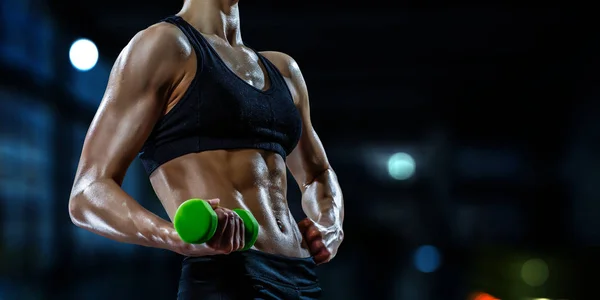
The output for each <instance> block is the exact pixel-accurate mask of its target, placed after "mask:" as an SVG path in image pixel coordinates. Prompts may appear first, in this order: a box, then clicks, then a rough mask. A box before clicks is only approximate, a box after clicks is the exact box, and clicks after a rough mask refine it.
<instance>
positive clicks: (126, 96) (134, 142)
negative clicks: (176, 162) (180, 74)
mask: <svg viewBox="0 0 600 300" xmlns="http://www.w3.org/2000/svg"><path fill="white" fill-rule="evenodd" d="M161 112H162V105H160V101H157V100H156V99H154V97H153V96H152V95H149V94H143V93H139V94H138V95H136V94H135V93H131V92H129V93H127V92H118V91H117V92H115V93H110V92H107V96H106V97H105V99H104V100H103V102H102V104H101V105H100V108H99V109H98V112H97V113H96V116H95V117H94V120H93V121H92V124H91V125H90V128H89V130H88V134H87V136H86V139H85V142H84V145H83V150H82V156H81V161H80V166H79V170H78V174H81V173H87V174H88V175H92V176H93V177H96V178H98V177H109V178H112V179H115V180H116V181H117V182H120V181H122V179H123V177H124V176H125V173H126V171H127V168H128V167H129V165H130V164H131V161H133V159H134V158H135V156H136V154H137V153H138V151H139V150H140V148H141V147H142V145H143V143H144V142H145V140H146V139H147V138H148V136H149V135H150V133H151V131H152V128H153V127H154V124H155V123H156V120H157V119H158V118H159V117H160V115H161ZM90 173H92V174H90Z"/></svg>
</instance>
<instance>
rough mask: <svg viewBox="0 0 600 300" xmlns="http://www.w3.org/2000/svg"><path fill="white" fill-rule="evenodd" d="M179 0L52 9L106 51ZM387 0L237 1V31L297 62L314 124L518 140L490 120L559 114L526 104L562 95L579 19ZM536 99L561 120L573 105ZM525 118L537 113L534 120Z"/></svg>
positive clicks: (576, 67)
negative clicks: (439, 129) (446, 130)
mask: <svg viewBox="0 0 600 300" xmlns="http://www.w3.org/2000/svg"><path fill="white" fill-rule="evenodd" d="M181 2H182V1H141V0H129V1H127V0H119V1H117V0H102V1H94V0H91V1H73V0H60V1H59V0H56V1H50V8H51V10H52V12H53V13H54V14H55V15H58V16H60V17H59V18H58V19H59V21H60V22H61V23H62V24H63V26H64V28H66V29H67V30H70V31H71V32H70V34H72V35H74V36H85V37H88V38H90V39H92V40H94V41H95V42H96V43H97V44H98V46H99V48H100V51H101V52H102V53H103V54H104V55H106V56H108V57H112V58H114V57H116V55H117V54H118V53H119V51H120V50H121V49H122V48H123V47H124V46H125V45H126V44H127V42H128V40H129V39H130V38H131V37H132V36H133V35H134V34H135V33H136V32H137V31H140V30H142V29H144V28H145V27H147V26H149V25H151V24H153V23H155V22H157V21H159V20H160V19H161V18H163V17H165V16H168V15H172V14H175V13H177V11H178V10H179V8H180V5H181ZM312 3H314V2H312ZM396 4H397V5H398V6H400V7H397V8H396V7H394V8H393V9H392V8H388V7H387V6H388V4H385V5H383V4H382V5H379V6H374V5H371V6H369V5H365V2H345V1H344V2H342V1H333V0H332V1H322V2H319V4H318V5H315V4H311V3H309V1H297V2H296V3H293V6H290V2H289V1H274V0H269V1H267V0H256V1H253V2H252V3H245V2H244V1H242V2H241V3H240V11H241V14H242V16H241V17H242V28H243V36H244V40H245V41H246V42H247V43H248V44H250V45H253V47H255V48H257V49H259V50H279V51H283V52H286V53H288V54H290V55H292V56H293V57H294V58H295V59H296V60H297V61H298V62H299V64H300V65H301V67H302V68H303V72H304V73H305V77H306V78H307V81H308V83H309V86H310V88H311V90H312V91H318V92H312V94H313V100H312V102H313V111H314V112H313V115H314V118H315V119H317V120H318V121H317V122H319V123H322V124H325V123H326V124H327V126H326V127H328V129H330V130H331V131H332V132H340V130H342V132H343V131H344V128H342V127H347V126H348V124H360V126H354V127H353V129H352V130H355V131H359V132H360V131H363V132H364V133H365V134H367V133H368V137H371V138H375V139H376V138H378V134H377V133H375V132H381V131H382V128H383V130H384V131H385V130H386V128H388V129H390V130H394V128H400V127H402V128H410V131H413V132H415V134H417V135H418V134H419V130H420V128H422V127H423V126H426V125H427V126H438V125H449V124H451V125H452V126H451V127H452V128H454V130H455V131H457V134H462V135H465V136H466V135H474V136H475V138H478V139H481V138H482V137H485V136H486V135H489V136H491V135H496V136H501V135H504V136H510V137H511V138H519V137H522V138H527V137H528V136H530V134H532V132H531V130H529V131H528V130H519V129H510V128H518V126H505V127H504V128H501V129H500V130H498V129H497V127H498V126H496V125H498V123H505V122H512V125H514V124H523V125H528V126H533V129H532V130H533V131H534V132H535V130H544V129H543V128H537V129H536V126H537V125H536V124H541V123H543V120H549V121H550V122H552V120H556V117H557V115H555V114H548V113H546V114H540V113H539V109H540V107H539V106H537V105H525V104H527V103H529V104H531V103H533V102H535V103H537V102H540V100H545V99H550V98H556V97H566V98H568V97H570V96H569V93H570V92H571V91H572V90H574V89H576V88H577V87H576V86H575V84H576V83H577V82H578V80H580V79H581V78H580V77H582V76H584V75H582V74H583V73H582V72H583V71H584V70H583V69H581V68H583V67H582V66H583V65H584V63H582V61H581V60H582V59H581V57H582V56H581V55H580V54H581V53H579V52H581V51H582V50H581V49H587V48H586V45H585V43H587V40H585V39H580V38H578V36H579V35H578V34H576V33H582V30H584V29H582V28H584V27H585V26H584V25H585V24H584V23H585V22H581V20H582V18H580V17H578V16H576V15H574V14H573V13H571V12H568V11H566V10H564V9H535V10H533V9H527V10H525V9H519V10H515V9H512V10H508V9H505V8H502V7H500V6H493V5H492V4H488V5H487V6H481V4H477V3H475V2H474V1H473V3H470V4H469V3H464V5H463V6H462V7H455V8H447V7H442V6H441V5H440V4H439V3H433V2H431V1H429V2H427V1H425V2H423V1H420V2H419V7H416V6H414V7H412V6H410V5H409V4H398V3H396ZM427 6H429V8H427ZM553 83H560V85H559V84H553ZM390 95H392V96H390ZM390 97H392V99H390ZM542 102H543V105H544V107H545V108H546V109H548V110H553V111H556V112H560V113H562V114H563V115H562V118H563V119H564V114H565V112H568V111H569V109H570V105H571V101H560V102H556V103H554V102H552V101H542ZM315 107H316V108H317V109H315ZM346 112H351V113H346ZM382 114H384V115H382ZM331 115H334V116H335V120H331V118H330V116H331ZM532 115H535V116H536V118H538V119H539V120H541V121H539V122H536V123H533V122H531V116H532ZM508 116H510V117H508ZM508 119H510V120H508ZM366 120H368V121H369V122H366ZM434 120H435V121H434ZM473 124H477V126H473ZM390 126H391V127H390ZM461 128H462V129H461ZM346 129H347V128H346ZM511 130H512V131H511ZM405 132H406V131H405Z"/></svg>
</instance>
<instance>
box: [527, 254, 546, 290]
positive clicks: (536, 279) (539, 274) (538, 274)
mask: <svg viewBox="0 0 600 300" xmlns="http://www.w3.org/2000/svg"><path fill="white" fill-rule="evenodd" d="M549 276H550V270H549V268H548V265H547V264H546V262H545V261H543V260H541V259H539V258H534V259H530V260H528V261H526V262H525V263H524V264H523V267H522V268H521V277H522V278H523V281H525V283H526V284H528V285H530V286H534V287H536V286H541V285H543V284H544V283H545V282H546V280H548V277H549Z"/></svg>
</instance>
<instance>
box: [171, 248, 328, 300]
mask: <svg viewBox="0 0 600 300" xmlns="http://www.w3.org/2000/svg"><path fill="white" fill-rule="evenodd" d="M315 269H316V264H315V263H314V261H313V259H312V258H311V257H309V258H291V257H284V256H279V255H274V254H268V253H264V252H260V251H256V250H249V251H244V252H236V253H232V254H229V255H216V256H206V257H193V258H192V257H186V258H185V259H184V261H183V269H182V271H181V280H180V281H179V293H178V296H177V299H178V300H212V299H217V300H226V299H244V300H246V299H265V300H266V299H284V300H293V299H301V300H309V299H319V297H320V296H321V288H320V287H319V282H318V280H317V274H316V272H315Z"/></svg>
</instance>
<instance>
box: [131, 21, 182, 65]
mask: <svg viewBox="0 0 600 300" xmlns="http://www.w3.org/2000/svg"><path fill="white" fill-rule="evenodd" d="M192 52H193V50H192V47H191V45H190V43H189V41H188V40H187V38H186V36H185V35H184V34H183V32H181V30H179V28H177V27H176V26H174V25H172V24H169V23H158V24H154V25H152V26H150V27H148V28H146V29H144V30H142V31H140V32H138V33H137V34H136V35H135V36H134V37H133V38H132V39H131V40H130V41H129V43H128V44H127V46H126V47H125V48H124V49H123V52H122V53H121V56H126V57H125V58H128V59H127V60H131V59H134V60H137V61H138V62H139V63H143V62H145V63H148V64H158V63H165V62H168V63H173V62H183V61H186V60H187V59H188V58H189V57H190V55H191V54H192Z"/></svg>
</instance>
